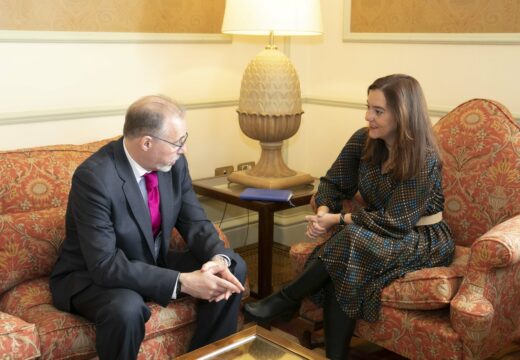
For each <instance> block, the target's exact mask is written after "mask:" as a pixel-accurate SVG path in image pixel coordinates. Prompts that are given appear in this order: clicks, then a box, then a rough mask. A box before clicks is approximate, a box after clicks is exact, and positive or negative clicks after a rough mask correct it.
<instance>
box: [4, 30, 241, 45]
mask: <svg viewBox="0 0 520 360" xmlns="http://www.w3.org/2000/svg"><path fill="white" fill-rule="evenodd" d="M2 42H12V43H74V44H83V43H121V44H127V43H130V44H133V43H158V44H183V43H231V36H230V35H224V34H207V33H167V34H166V33H131V32H75V31H16V30H0V43H2Z"/></svg>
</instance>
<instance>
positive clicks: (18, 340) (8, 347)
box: [0, 311, 41, 359]
mask: <svg viewBox="0 0 520 360" xmlns="http://www.w3.org/2000/svg"><path fill="white" fill-rule="evenodd" d="M0 349H1V350H2V355H5V356H6V357H5V359H34V358H38V357H39V356H41V353H40V337H39V335H38V332H37V331H36V325H34V324H30V323H27V322H25V321H23V320H22V319H20V318H18V317H16V316H13V315H10V314H7V313H4V312H1V311H0ZM2 358H4V357H3V356H2Z"/></svg>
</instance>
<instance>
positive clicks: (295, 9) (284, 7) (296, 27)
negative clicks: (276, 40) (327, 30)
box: [222, 0, 323, 36]
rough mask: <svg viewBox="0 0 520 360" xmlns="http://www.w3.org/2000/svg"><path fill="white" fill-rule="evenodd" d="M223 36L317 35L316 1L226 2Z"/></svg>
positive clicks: (235, 0) (318, 24)
mask: <svg viewBox="0 0 520 360" xmlns="http://www.w3.org/2000/svg"><path fill="white" fill-rule="evenodd" d="M222 32H223V33H224V34H244V35H269V34H270V33H271V32H272V33H273V35H281V36H290V35H319V34H321V33H322V32H323V29H322V22H321V6H320V0H226V11H225V14H224V21H223V23H222Z"/></svg>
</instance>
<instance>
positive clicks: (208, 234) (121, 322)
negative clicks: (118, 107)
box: [50, 96, 246, 360]
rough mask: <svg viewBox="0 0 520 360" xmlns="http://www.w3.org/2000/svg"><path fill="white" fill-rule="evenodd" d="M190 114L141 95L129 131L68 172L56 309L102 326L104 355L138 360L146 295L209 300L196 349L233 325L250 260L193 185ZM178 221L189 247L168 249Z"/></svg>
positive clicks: (201, 308) (202, 309) (99, 339)
mask: <svg viewBox="0 0 520 360" xmlns="http://www.w3.org/2000/svg"><path fill="white" fill-rule="evenodd" d="M184 115H185V114H184V110H183V109H182V108H181V107H180V106H179V105H177V104H176V103H174V102H173V101H171V100H170V99H168V98H166V97H163V96H147V97H144V98H141V99H139V100H137V101H136V102H135V103H133V104H132V105H131V106H130V107H129V109H128V111H127V114H126V118H125V125H124V129H123V137H122V138H121V139H119V140H118V141H114V142H111V143H109V144H107V145H106V146H104V147H102V148H101V149H100V150H99V151H97V152H96V153H95V154H93V155H92V156H91V157H89V158H88V159H87V160H85V162H83V164H81V165H80V166H79V167H78V168H77V169H76V171H75V173H74V176H73V178H72V187H71V190H70V195H69V202H68V208H67V215H66V238H65V240H64V242H63V244H62V247H61V252H60V256H59V258H58V260H57V262H56V264H55V267H54V269H53V272H52V275H51V279H50V287H51V291H52V296H53V301H54V304H55V306H56V307H57V308H58V309H61V310H63V311H68V312H72V313H78V314H81V315H82V316H84V317H86V318H87V319H89V320H90V321H92V322H94V323H95V324H96V349H97V351H98V355H99V358H100V359H102V360H103V359H109V360H114V359H122V360H128V359H135V358H136V357H137V353H138V350H139V347H140V345H141V342H142V340H143V338H144V335H145V323H146V321H147V320H148V319H149V317H150V310H149V309H148V307H147V306H146V304H145V301H147V300H153V301H155V302H156V303H158V304H160V305H162V306H166V305H167V304H168V302H169V301H170V299H175V298H177V297H178V296H180V294H181V293H184V294H188V295H192V296H194V297H196V298H200V299H202V300H203V301H200V302H199V305H198V326H197V330H196V333H195V335H194V337H193V339H192V342H191V345H190V350H192V349H195V348H198V347H200V346H203V345H205V344H208V343H211V342H213V341H215V340H218V339H220V338H222V337H225V336H228V335H230V334H232V333H234V332H235V331H236V326H237V317H238V311H239V307H240V299H241V296H242V291H243V290H244V287H243V285H242V284H243V283H244V281H245V276H246V266H245V263H244V261H243V260H242V259H241V258H240V256H239V255H238V254H236V253H235V252H234V251H233V250H231V249H226V248H224V246H223V242H222V241H221V240H220V239H219V237H218V234H217V232H216V230H215V228H214V227H213V224H212V223H211V222H210V221H209V220H208V219H207V217H206V214H205V213H204V210H203V209H202V208H201V206H200V204H199V202H198V201H197V198H196V195H195V193H194V191H193V189H192V184H191V178H190V175H189V171H188V164H187V162H186V158H185V157H184V152H185V151H186V139H187V138H188V133H187V131H186V121H185V119H184ZM150 178H153V179H155V180H150ZM154 181H155V184H156V183H157V182H158V188H157V185H155V187H154V185H153V183H154ZM150 184H152V185H150ZM157 191H158V193H157ZM174 227H176V228H177V229H178V231H179V232H180V234H181V235H182V236H183V238H184V239H185V241H186V243H187V248H188V250H187V251H183V252H172V251H169V249H168V245H169V236H170V234H171V232H172V229H173V228H174Z"/></svg>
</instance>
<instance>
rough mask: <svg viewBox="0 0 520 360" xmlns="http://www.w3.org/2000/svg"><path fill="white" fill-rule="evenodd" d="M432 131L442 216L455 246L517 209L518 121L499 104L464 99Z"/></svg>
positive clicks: (465, 243) (519, 171)
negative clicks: (439, 170)
mask: <svg viewBox="0 0 520 360" xmlns="http://www.w3.org/2000/svg"><path fill="white" fill-rule="evenodd" d="M434 131H435V133H436V136H437V140H438V142H439V147H440V149H441V155H442V160H443V164H444V165H443V166H444V167H443V189H444V195H445V198H446V201H445V209H444V218H445V219H446V221H447V222H448V224H449V225H450V227H451V230H452V231H453V235H454V238H455V241H456V242H457V244H458V245H462V246H469V245H471V244H472V243H473V242H474V241H475V240H476V239H477V238H478V237H479V236H481V235H482V234H484V233H485V232H486V231H487V230H489V229H490V228H491V227H493V226H494V225H496V224H498V223H500V222H502V221H504V220H506V219H508V218H511V217H513V216H514V215H517V214H520V124H519V123H518V122H517V121H516V120H515V119H514V118H513V116H512V115H511V113H510V112H509V111H508V110H507V109H506V108H505V107H504V106H503V105H502V104H500V103H498V102H496V101H491V100H486V99H473V100H470V101H467V102H465V103H463V104H461V105H459V106H457V107H456V108H455V109H454V110H452V111H450V112H449V113H448V114H446V115H445V116H444V117H443V118H441V119H440V120H439V121H438V122H437V123H436V124H435V125H434Z"/></svg>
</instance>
